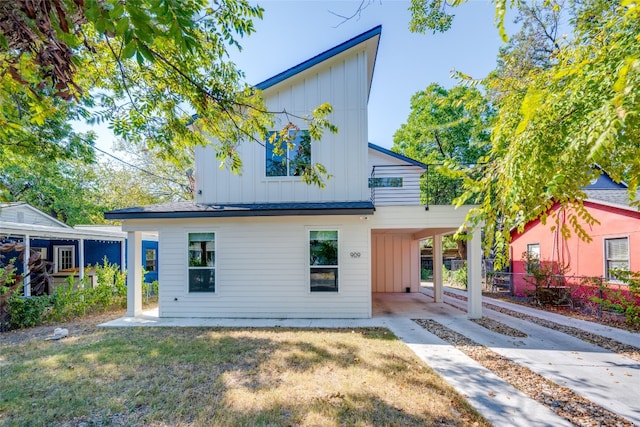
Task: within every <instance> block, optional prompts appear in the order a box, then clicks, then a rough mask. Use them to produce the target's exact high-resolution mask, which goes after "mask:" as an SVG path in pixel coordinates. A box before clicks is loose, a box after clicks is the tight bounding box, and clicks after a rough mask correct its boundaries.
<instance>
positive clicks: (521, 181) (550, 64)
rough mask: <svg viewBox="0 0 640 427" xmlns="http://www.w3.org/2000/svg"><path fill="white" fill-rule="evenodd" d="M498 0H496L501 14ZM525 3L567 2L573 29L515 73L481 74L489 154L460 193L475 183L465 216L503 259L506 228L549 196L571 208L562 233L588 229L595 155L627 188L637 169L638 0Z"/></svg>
mask: <svg viewBox="0 0 640 427" xmlns="http://www.w3.org/2000/svg"><path fill="white" fill-rule="evenodd" d="M435 1H437V0H427V1H425V2H424V3H431V4H432V3H434V2H435ZM460 3H463V2H460ZM518 3H519V2H518ZM506 4H507V2H506V1H505V0H501V1H496V6H497V9H496V10H497V16H498V18H499V20H501V19H502V18H501V16H502V15H501V14H503V12H504V7H506ZM530 4H533V5H534V7H535V8H536V9H535V10H538V11H547V12H548V11H554V10H558V9H560V10H561V9H562V8H563V7H564V8H570V12H571V16H572V18H571V21H570V23H571V27H572V34H571V35H570V36H569V37H567V38H565V39H561V38H558V39H557V40H554V41H553V45H556V46H555V49H553V50H552V52H551V53H550V55H549V56H548V60H544V61H541V62H540V63H537V62H535V61H534V62H532V63H531V65H530V69H529V68H526V67H524V68H522V69H520V70H519V71H517V72H516V73H514V74H509V73H505V72H504V71H506V70H510V71H513V70H514V68H513V67H507V68H506V70H502V71H503V72H498V73H495V74H492V75H491V76H489V77H488V78H487V79H485V80H484V82H483V83H484V84H485V85H486V87H487V88H488V90H489V92H491V93H493V94H496V96H495V98H494V104H495V107H496V108H497V110H498V114H497V119H496V123H495V126H494V128H493V132H492V137H491V151H490V153H489V156H488V157H487V159H486V160H488V163H487V164H485V165H484V166H483V167H482V169H481V171H480V172H481V174H479V176H481V177H482V178H481V179H479V180H470V181H469V190H470V191H468V192H467V193H466V195H467V197H474V196H475V195H476V194H477V192H478V191H479V192H480V194H481V203H480V207H479V208H478V209H477V210H475V211H473V212H472V213H471V216H470V218H469V219H470V220H471V221H479V220H483V221H485V223H486V229H485V231H486V233H485V235H486V236H487V237H488V238H489V240H490V242H492V243H495V247H496V249H498V253H499V254H502V255H503V257H502V259H501V260H502V261H504V256H505V255H506V252H507V247H508V245H507V243H508V241H509V238H510V233H509V230H510V229H512V228H513V227H516V228H519V229H522V228H523V227H524V225H525V224H526V223H527V222H528V221H530V220H531V219H533V218H537V217H542V219H543V220H546V213H547V211H548V209H549V208H550V207H551V205H552V204H553V203H554V202H559V203H561V204H562V205H563V206H568V207H571V208H572V209H570V210H569V211H568V212H569V215H570V218H569V221H568V223H569V224H570V227H567V226H563V227H562V231H563V233H564V234H565V235H570V234H572V233H575V234H577V235H578V236H580V237H581V238H583V239H589V236H588V233H587V231H586V230H585V228H584V226H583V225H584V224H585V223H586V224H589V223H590V222H591V221H593V218H591V217H590V216H589V214H588V213H587V212H586V210H585V209H584V207H583V205H582V202H581V200H583V199H584V197H585V195H584V193H583V192H582V191H581V187H583V186H585V185H586V184H588V183H589V182H590V180H591V179H592V178H593V176H594V171H593V168H592V166H593V164H594V163H595V164H599V165H600V166H601V167H602V168H603V169H605V170H606V171H607V172H608V173H609V174H610V175H611V176H612V177H613V178H614V179H615V180H621V179H622V178H623V177H626V178H627V179H628V181H627V183H628V184H629V194H630V197H634V196H635V193H636V190H637V188H638V180H639V178H640V144H638V141H639V140H640V126H639V125H640V43H639V42H640V39H639V38H638V34H640V4H638V2H636V1H632V0H582V1H577V0H576V1H571V2H568V3H566V2H559V1H557V0H546V1H542V0H540V1H535V2H532V3H530ZM530 10H532V9H530ZM536 16H538V17H540V16H541V15H536ZM515 47H516V46H512V48H511V49H508V50H507V51H505V52H503V61H504V63H505V64H510V63H511V64H514V63H516V62H517V59H516V58H518V57H519V56H518V55H519V54H518V50H517V49H515ZM464 200H465V198H464V197H463V198H461V199H460V200H459V202H463V201H464Z"/></svg>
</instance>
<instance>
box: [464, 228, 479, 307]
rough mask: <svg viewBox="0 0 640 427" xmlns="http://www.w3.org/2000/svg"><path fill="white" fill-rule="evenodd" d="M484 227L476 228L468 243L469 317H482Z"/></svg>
mask: <svg viewBox="0 0 640 427" xmlns="http://www.w3.org/2000/svg"><path fill="white" fill-rule="evenodd" d="M481 243H482V227H481V226H480V225H478V226H476V228H475V229H474V230H473V232H472V234H471V240H469V242H468V243H467V315H468V317H469V319H480V318H481V317H482V270H481V264H482V244H481Z"/></svg>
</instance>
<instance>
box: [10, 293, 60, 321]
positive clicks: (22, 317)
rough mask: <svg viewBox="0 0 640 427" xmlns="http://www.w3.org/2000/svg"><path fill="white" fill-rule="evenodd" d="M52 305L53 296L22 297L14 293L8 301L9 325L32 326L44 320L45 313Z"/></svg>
mask: <svg viewBox="0 0 640 427" xmlns="http://www.w3.org/2000/svg"><path fill="white" fill-rule="evenodd" d="M50 306H51V297H50V296H49V295H42V296H38V297H27V298H25V297H20V296H17V295H13V296H11V297H10V298H9V300H8V301H7V313H8V315H9V327H10V328H11V329H16V328H30V327H32V326H36V325H39V324H41V323H42V322H43V321H44V318H45V316H44V313H45V310H47V309H48V308H49V307H50Z"/></svg>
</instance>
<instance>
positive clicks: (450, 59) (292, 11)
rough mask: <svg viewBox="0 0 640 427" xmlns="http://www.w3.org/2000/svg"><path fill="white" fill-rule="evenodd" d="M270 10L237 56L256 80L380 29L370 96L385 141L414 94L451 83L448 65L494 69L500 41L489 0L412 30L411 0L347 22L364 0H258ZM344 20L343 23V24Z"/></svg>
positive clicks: (380, 140)
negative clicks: (445, 22) (443, 28)
mask: <svg viewBox="0 0 640 427" xmlns="http://www.w3.org/2000/svg"><path fill="white" fill-rule="evenodd" d="M259 4H260V5H261V6H262V7H263V8H264V9H265V16H264V19H263V20H262V21H258V22H256V29H257V31H256V33H255V34H253V35H252V36H250V37H248V38H246V39H244V40H243V41H242V42H241V44H242V46H243V50H242V52H240V53H237V54H234V55H233V60H234V61H235V62H236V64H238V66H239V68H240V69H241V70H243V71H244V72H245V73H246V78H247V82H248V83H250V84H255V83H259V82H261V81H262V80H264V79H267V78H269V77H271V76H273V75H275V74H278V73H279V72H281V71H284V70H286V69H288V68H290V67H292V66H294V65H297V64H299V63H300V62H302V61H305V60H306V59H309V58H311V57H313V56H315V55H316V54H318V53H320V52H323V51H325V50H327V49H330V48H331V47H333V46H335V45H338V44H340V43H342V42H343V41H345V40H348V39H350V38H352V37H353V36H356V35H358V34H360V33H362V32H364V31H366V30H369V29H370V28H373V27H375V26H376V25H382V35H381V38H380V45H379V49H378V57H377V61H376V66H375V72H374V76H373V84H372V90H371V96H370V99H369V141H370V142H373V143H375V144H378V145H382V146H384V147H390V146H391V144H392V143H393V134H394V133H395V131H396V130H397V129H398V128H399V127H400V125H401V124H402V123H404V122H405V121H406V119H407V117H408V115H409V112H410V101H411V96H412V95H413V94H415V93H416V92H417V91H419V90H423V89H425V88H426V87H427V86H428V85H429V84H430V83H433V82H437V83H439V84H441V85H442V86H445V87H451V86H454V85H455V84H456V81H455V80H454V79H452V78H451V70H452V69H454V68H455V69H457V70H459V71H462V72H464V73H466V74H470V75H472V76H473V77H484V76H485V75H486V74H487V73H489V72H490V71H491V70H493V69H494V68H495V65H496V55H497V53H498V48H499V46H500V44H501V42H500V37H499V35H498V30H497V29H496V27H495V25H494V23H493V17H494V11H495V9H494V6H493V4H492V3H491V2H490V1H489V0H470V1H469V2H468V3H466V4H465V5H463V6H462V7H459V8H458V9H456V10H455V14H456V17H455V19H454V23H453V26H452V28H451V29H450V30H449V32H447V33H445V34H435V35H433V34H430V33H429V34H413V33H411V32H409V29H408V27H409V18H410V14H409V11H408V7H409V1H408V0H407V1H400V0H379V1H374V2H373V3H372V4H370V5H369V6H368V7H367V8H366V9H365V10H363V12H362V13H361V15H360V16H359V17H355V18H353V19H351V20H349V21H346V22H343V20H342V19H340V18H338V17H336V16H335V15H334V14H332V13H331V12H334V13H338V14H341V15H344V16H350V15H352V14H353V13H354V11H356V10H357V7H358V5H359V4H360V0H357V1H353V0H343V1H283V0H266V1H262V2H260V3H259ZM341 22H342V23H341Z"/></svg>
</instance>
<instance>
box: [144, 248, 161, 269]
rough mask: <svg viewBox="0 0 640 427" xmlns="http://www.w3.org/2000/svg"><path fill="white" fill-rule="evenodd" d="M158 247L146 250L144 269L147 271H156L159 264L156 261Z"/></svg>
mask: <svg viewBox="0 0 640 427" xmlns="http://www.w3.org/2000/svg"><path fill="white" fill-rule="evenodd" d="M156 255H157V251H156V249H153V248H152V249H146V250H145V251H144V269H145V270H147V271H156V270H157V269H158V265H157V263H156Z"/></svg>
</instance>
